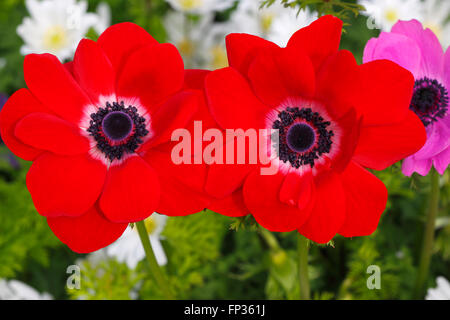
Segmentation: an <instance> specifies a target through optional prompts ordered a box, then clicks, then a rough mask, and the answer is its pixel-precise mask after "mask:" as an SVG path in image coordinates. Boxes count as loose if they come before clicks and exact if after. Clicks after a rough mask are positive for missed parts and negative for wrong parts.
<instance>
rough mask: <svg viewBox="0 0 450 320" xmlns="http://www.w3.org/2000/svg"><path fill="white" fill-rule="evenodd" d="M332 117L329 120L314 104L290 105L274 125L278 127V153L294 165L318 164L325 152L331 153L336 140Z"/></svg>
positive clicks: (284, 160) (279, 115)
mask: <svg viewBox="0 0 450 320" xmlns="http://www.w3.org/2000/svg"><path fill="white" fill-rule="evenodd" d="M330 124H331V123H330V122H329V121H325V119H324V118H323V117H321V116H320V114H319V113H318V112H313V111H312V110H311V108H302V109H300V108H298V107H293V108H286V110H285V111H282V112H280V113H279V114H278V119H277V120H275V121H274V123H273V125H272V128H273V129H277V130H278V137H279V139H278V141H276V140H274V141H273V142H274V143H275V144H277V143H278V145H277V147H278V156H279V158H280V160H281V161H283V162H285V163H288V162H289V163H290V164H291V166H292V167H294V168H297V169H298V168H300V166H302V165H310V166H311V168H313V167H314V163H315V161H316V160H317V159H319V158H320V156H321V155H322V154H326V153H329V152H330V150H331V146H332V144H333V141H332V137H333V136H334V132H333V131H332V130H328V129H327V128H328V127H329V126H330Z"/></svg>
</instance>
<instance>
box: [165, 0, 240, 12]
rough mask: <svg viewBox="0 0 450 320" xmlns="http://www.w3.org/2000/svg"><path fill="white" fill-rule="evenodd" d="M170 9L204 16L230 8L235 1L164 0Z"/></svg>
mask: <svg viewBox="0 0 450 320" xmlns="http://www.w3.org/2000/svg"><path fill="white" fill-rule="evenodd" d="M166 1H167V2H168V3H170V5H171V6H172V8H174V9H175V10H178V11H183V12H186V13H193V14H205V13H208V12H213V11H222V10H225V9H228V8H230V7H231V6H232V5H233V4H234V2H235V0H166Z"/></svg>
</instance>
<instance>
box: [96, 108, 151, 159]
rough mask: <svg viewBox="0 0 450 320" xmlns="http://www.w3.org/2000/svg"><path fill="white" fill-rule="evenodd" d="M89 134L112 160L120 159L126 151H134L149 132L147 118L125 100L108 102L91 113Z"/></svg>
mask: <svg viewBox="0 0 450 320" xmlns="http://www.w3.org/2000/svg"><path fill="white" fill-rule="evenodd" d="M87 131H88V132H89V135H90V136H92V137H93V138H94V139H95V141H96V142H97V148H98V149H99V150H100V151H101V152H103V153H104V154H105V156H106V158H108V159H109V160H110V161H113V160H114V159H118V160H120V159H121V158H122V157H123V155H124V154H125V153H133V152H134V151H136V149H137V148H138V147H139V145H140V144H141V143H142V142H143V141H144V140H143V138H144V137H145V136H146V135H147V134H148V133H149V131H148V130H147V129H146V125H145V118H144V117H142V116H140V115H139V113H138V109H137V108H136V107H134V106H128V107H125V104H124V102H123V101H122V102H121V103H120V104H119V103H117V102H113V103H112V105H111V103H109V102H107V103H106V107H105V108H100V109H99V110H98V111H97V112H96V113H92V114H91V121H90V126H89V128H88V129H87Z"/></svg>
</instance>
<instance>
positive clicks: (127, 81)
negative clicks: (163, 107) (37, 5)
mask: <svg viewBox="0 0 450 320" xmlns="http://www.w3.org/2000/svg"><path fill="white" fill-rule="evenodd" d="M183 81H184V65H183V60H182V58H181V56H180V54H179V53H178V51H177V49H176V48H175V47H174V46H173V45H171V44H168V43H165V44H156V45H148V46H146V47H144V48H142V49H140V50H139V51H136V52H135V53H133V54H132V55H131V56H130V57H129V58H128V60H127V61H126V63H125V65H124V67H123V72H122V73H121V74H120V77H119V81H118V83H117V94H118V96H119V97H127V98H135V97H136V98H139V99H140V101H141V103H142V104H143V106H144V107H146V108H147V109H148V110H152V109H153V107H154V106H156V105H157V104H159V103H161V102H163V101H164V100H165V99H167V98H168V97H169V96H171V95H172V94H174V93H175V92H177V91H179V90H180V89H181V88H182V86H183Z"/></svg>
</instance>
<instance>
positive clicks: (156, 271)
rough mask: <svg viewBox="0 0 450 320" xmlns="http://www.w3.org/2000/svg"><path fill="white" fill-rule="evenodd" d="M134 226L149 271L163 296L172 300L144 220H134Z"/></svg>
mask: <svg viewBox="0 0 450 320" xmlns="http://www.w3.org/2000/svg"><path fill="white" fill-rule="evenodd" d="M136 227H137V230H138V233H139V237H140V238H141V242H142V246H143V247H144V251H145V256H146V257H147V261H148V264H149V265H150V271H151V273H152V275H153V277H154V278H155V280H156V282H157V284H158V286H159V287H160V288H161V290H162V291H163V293H164V296H165V297H166V299H167V300H174V299H175V297H174V296H173V294H172V292H171V290H170V288H169V284H168V282H167V280H166V278H165V276H164V274H163V273H162V271H161V269H160V267H159V265H158V262H157V261H156V257H155V254H154V252H153V249H152V245H151V243H150V239H149V237H148V232H147V228H146V227H145V224H144V221H139V222H136Z"/></svg>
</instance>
